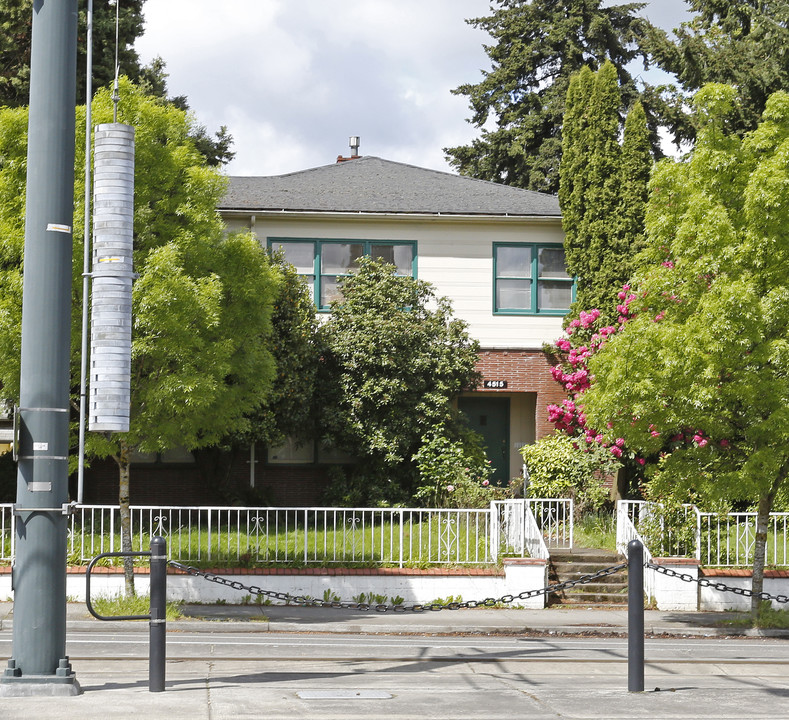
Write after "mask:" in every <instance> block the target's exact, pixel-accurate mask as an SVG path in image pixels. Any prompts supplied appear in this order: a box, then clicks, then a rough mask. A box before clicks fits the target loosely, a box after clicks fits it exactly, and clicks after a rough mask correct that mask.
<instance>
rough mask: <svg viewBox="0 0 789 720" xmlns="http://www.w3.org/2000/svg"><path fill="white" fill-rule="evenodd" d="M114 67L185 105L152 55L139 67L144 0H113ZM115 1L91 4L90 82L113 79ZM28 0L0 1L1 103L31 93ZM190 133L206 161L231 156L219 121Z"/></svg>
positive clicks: (82, 25) (80, 94) (81, 99)
mask: <svg viewBox="0 0 789 720" xmlns="http://www.w3.org/2000/svg"><path fill="white" fill-rule="evenodd" d="M118 2H120V5H118V6H117V10H118V18H117V19H118V34H117V36H118V37H117V39H118V42H117V47H118V67H119V70H120V74H121V75H125V76H126V77H128V78H129V79H130V80H132V81H133V82H135V83H139V84H140V85H141V86H142V87H143V88H144V89H145V90H147V91H148V92H149V93H150V94H151V95H154V96H155V97H159V98H163V99H167V100H168V102H170V103H172V104H173V105H174V106H175V107H177V108H178V109H180V110H188V109H189V104H188V102H187V99H186V97H185V96H183V95H181V96H178V97H173V98H167V73H166V72H165V63H164V61H163V60H162V59H161V58H159V57H157V58H154V60H153V61H151V63H150V65H147V66H144V67H143V66H141V65H140V57H139V55H138V54H137V52H136V50H135V49H134V42H135V40H137V38H138V37H140V35H142V33H143V25H144V17H143V5H144V4H145V0H118ZM87 6H88V2H87V0H79V5H78V7H79V25H78V27H79V42H78V43H77V104H84V103H85V90H86V82H85V76H86V63H87V34H86V33H87ZM115 20H116V5H115V4H110V3H109V2H106V1H101V2H99V1H98V0H97V1H96V2H94V3H93V75H92V77H93V87H94V88H101V87H107V86H108V85H110V84H111V83H112V82H113V80H114V78H115V48H116V33H115ZM32 21H33V0H0V30H1V32H0V106H3V105H5V106H8V107H19V106H20V105H27V103H28V95H29V93H30V41H31V31H32ZM191 138H192V141H193V142H194V144H195V147H196V148H197V150H198V152H200V154H201V155H202V156H203V157H204V158H205V159H206V161H207V162H208V164H209V165H211V166H213V167H216V166H219V165H224V164H226V163H228V162H230V160H232V159H233V157H234V156H235V153H234V152H232V151H231V147H232V144H233V137H232V136H231V135H230V134H229V133H228V132H227V128H226V127H225V126H224V125H223V126H222V127H220V128H219V130H218V131H216V132H215V133H214V135H213V136H212V135H210V134H209V133H208V131H207V130H206V128H205V127H203V126H202V125H198V124H195V125H194V126H193V127H192V129H191Z"/></svg>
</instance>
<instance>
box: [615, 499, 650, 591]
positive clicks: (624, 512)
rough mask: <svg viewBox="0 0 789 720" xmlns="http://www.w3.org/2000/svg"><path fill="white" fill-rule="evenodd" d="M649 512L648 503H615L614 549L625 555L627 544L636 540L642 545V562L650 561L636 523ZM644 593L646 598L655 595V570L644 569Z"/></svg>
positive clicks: (630, 501) (628, 501)
mask: <svg viewBox="0 0 789 720" xmlns="http://www.w3.org/2000/svg"><path fill="white" fill-rule="evenodd" d="M648 512H649V507H648V503H644V502H640V501H633V500H619V501H618V502H617V504H616V550H617V552H618V553H620V554H621V555H624V556H625V557H627V549H628V548H627V546H628V545H629V544H630V543H631V542H632V541H633V540H638V541H639V542H640V543H641V544H642V545H643V547H644V562H645V563H651V562H652V554H651V553H650V552H649V548H648V547H647V545H646V543H645V542H644V538H642V537H641V535H640V534H639V532H638V528H637V524H638V523H639V522H641V521H643V520H645V519H646V517H647V515H648ZM644 593H645V594H646V596H647V598H653V597H654V596H655V571H654V570H650V569H649V568H645V569H644Z"/></svg>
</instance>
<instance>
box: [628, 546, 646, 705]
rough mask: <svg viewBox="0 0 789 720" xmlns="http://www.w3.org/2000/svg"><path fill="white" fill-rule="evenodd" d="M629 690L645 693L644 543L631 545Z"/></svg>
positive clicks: (629, 559) (629, 577)
mask: <svg viewBox="0 0 789 720" xmlns="http://www.w3.org/2000/svg"><path fill="white" fill-rule="evenodd" d="M627 689H628V691H629V692H644V546H643V545H642V544H641V542H640V541H638V540H631V541H630V543H628V546H627Z"/></svg>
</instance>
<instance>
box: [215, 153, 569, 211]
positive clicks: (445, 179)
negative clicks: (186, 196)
mask: <svg viewBox="0 0 789 720" xmlns="http://www.w3.org/2000/svg"><path fill="white" fill-rule="evenodd" d="M219 209H220V210H243V211H264V210H275V211H276V210H289V211H315V212H350V213H404V214H407V213H417V214H429V215H439V214H440V215H444V214H446V215H510V216H512V215H515V216H543V217H544V216H550V217H560V212H559V200H558V198H557V197H556V196H555V195H547V194H544V193H538V192H533V191H531V190H522V189H521V188H514V187H510V186H508V185H500V184H498V183H493V182H487V181H485V180H474V179H473V178H468V177H463V176H460V175H453V174H451V173H445V172H439V171H437V170H426V169H425V168H419V167H415V166H414V165H406V164H403V163H397V162H392V161H390V160H382V159H381V158H377V157H372V156H363V157H359V158H355V159H353V160H347V161H345V162H340V163H336V164H333V165H324V166H322V167H317V168H313V169H311V170H302V171H300V172H295V173H289V174H287V175H272V176H266V177H231V178H230V186H229V188H228V191H227V194H226V195H225V197H224V198H223V199H222V201H221V202H220V204H219Z"/></svg>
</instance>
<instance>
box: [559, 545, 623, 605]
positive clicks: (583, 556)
mask: <svg viewBox="0 0 789 720" xmlns="http://www.w3.org/2000/svg"><path fill="white" fill-rule="evenodd" d="M621 562H623V559H622V556H621V555H617V554H616V553H613V552H608V551H606V550H597V549H593V548H573V549H572V550H552V551H551V564H550V567H549V570H548V577H549V582H550V584H551V585H553V584H555V583H560V582H565V581H567V580H577V579H578V578H580V577H582V576H584V575H592V574H594V573H596V572H598V571H599V570H604V569H605V568H609V567H611V566H613V565H619V564H620V563H621ZM548 605H554V606H555V605H569V606H575V605H583V606H584V607H590V606H594V607H623V606H624V607H626V606H627V570H626V569H623V570H620V571H619V572H617V573H615V574H613V575H606V576H604V577H601V578H599V579H597V580H595V581H594V582H591V583H584V584H582V585H577V586H575V587H572V588H568V589H566V590H563V591H562V592H559V593H551V594H549V595H548Z"/></svg>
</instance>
